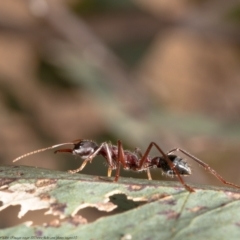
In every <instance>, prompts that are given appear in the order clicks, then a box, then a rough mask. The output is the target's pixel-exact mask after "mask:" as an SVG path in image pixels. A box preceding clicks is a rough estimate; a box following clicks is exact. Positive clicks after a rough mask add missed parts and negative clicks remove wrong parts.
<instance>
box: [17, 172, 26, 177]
mask: <svg viewBox="0 0 240 240" xmlns="http://www.w3.org/2000/svg"><path fill="white" fill-rule="evenodd" d="M16 175H17V176H18V177H21V176H23V175H24V173H22V172H16Z"/></svg>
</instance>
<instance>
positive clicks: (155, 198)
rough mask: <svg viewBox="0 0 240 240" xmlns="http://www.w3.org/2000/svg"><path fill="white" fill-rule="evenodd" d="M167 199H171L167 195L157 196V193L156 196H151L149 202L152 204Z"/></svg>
mask: <svg viewBox="0 0 240 240" xmlns="http://www.w3.org/2000/svg"><path fill="white" fill-rule="evenodd" d="M169 197H170V198H171V199H172V197H171V196H169V195H167V194H159V193H157V194H154V195H152V196H151V198H150V199H149V201H151V202H154V201H157V200H159V199H162V198H169ZM168 200H169V199H168Z"/></svg>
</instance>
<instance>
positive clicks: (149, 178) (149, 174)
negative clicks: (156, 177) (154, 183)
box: [134, 148, 152, 180]
mask: <svg viewBox="0 0 240 240" xmlns="http://www.w3.org/2000/svg"><path fill="white" fill-rule="evenodd" d="M134 152H135V153H136V154H137V155H138V156H139V157H140V158H142V157H143V155H142V152H141V149H140V148H135V149H134ZM147 177H148V180H152V176H151V172H150V170H149V169H147Z"/></svg>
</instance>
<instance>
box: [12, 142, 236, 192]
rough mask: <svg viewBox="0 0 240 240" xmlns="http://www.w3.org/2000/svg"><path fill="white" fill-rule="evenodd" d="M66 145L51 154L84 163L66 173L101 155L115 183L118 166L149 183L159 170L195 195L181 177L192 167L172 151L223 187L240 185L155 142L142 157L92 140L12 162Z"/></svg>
mask: <svg viewBox="0 0 240 240" xmlns="http://www.w3.org/2000/svg"><path fill="white" fill-rule="evenodd" d="M69 144H71V145H73V148H64V149H58V150H56V151H55V152H54V153H58V152H68V153H71V154H73V155H77V156H80V157H81V158H82V159H83V160H84V161H83V163H82V165H81V166H80V167H79V168H77V169H75V170H69V172H70V173H72V174H74V173H77V172H80V171H81V170H82V169H83V168H84V167H85V166H86V164H87V163H88V162H91V161H92V160H93V158H94V157H96V156H97V155H101V156H103V157H104V158H105V159H106V161H107V164H108V174H107V175H108V177H111V174H112V170H116V175H115V179H114V181H115V182H117V181H118V179H119V176H120V167H121V166H122V167H123V169H125V170H133V171H136V172H140V171H147V176H148V179H149V180H152V177H151V173H150V169H151V168H161V170H162V172H163V173H164V174H165V175H167V176H169V177H174V176H177V177H178V179H179V181H180V182H181V184H182V185H183V186H184V187H185V189H186V190H188V191H189V192H194V189H193V188H192V187H190V186H189V185H187V184H186V183H185V182H184V180H183V178H182V176H188V175H190V174H191V168H190V167H189V166H188V164H187V162H186V161H184V160H183V159H182V158H181V157H179V156H177V155H174V154H172V153H173V152H181V153H183V154H184V155H186V156H188V157H189V158H190V159H192V160H194V161H195V162H197V163H198V164H199V165H201V166H202V167H203V168H204V169H205V170H207V171H208V172H210V173H211V174H213V175H214V176H215V177H216V178H217V179H218V180H219V181H220V182H222V183H223V184H225V185H229V186H232V187H236V188H240V186H238V185H236V184H233V183H230V182H227V181H226V180H225V179H224V178H223V177H221V176H220V175H219V174H218V173H217V172H216V171H215V170H214V169H212V168H211V167H210V166H209V165H208V164H206V163H205V162H203V161H201V160H200V159H198V158H197V157H195V156H193V155H192V154H190V153H188V152H187V151H185V150H183V149H181V148H174V149H172V150H170V151H168V152H167V153H164V152H163V150H162V149H161V148H160V147H159V145H158V144H157V143H155V142H151V143H150V144H149V146H148V148H147V150H146V151H145V153H144V154H142V152H141V150H140V149H139V148H135V150H134V151H132V152H131V151H128V150H124V149H123V146H122V142H121V141H120V140H118V142H117V146H116V145H112V144H111V143H107V142H103V143H102V144H100V145H98V144H97V143H96V142H94V141H92V140H86V139H78V140H75V141H73V142H68V143H61V144H57V145H53V146H51V147H47V148H42V149H39V150H36V151H33V152H29V153H26V154H24V155H22V156H20V157H18V158H16V159H14V160H13V162H16V161H18V160H20V159H22V158H24V157H27V156H29V155H32V154H36V153H39V152H43V151H46V150H49V149H54V148H58V147H61V146H64V145H69ZM153 147H155V148H156V149H157V150H158V151H159V152H160V153H161V155H162V156H156V157H150V156H149V153H150V151H151V149H152V148H153Z"/></svg>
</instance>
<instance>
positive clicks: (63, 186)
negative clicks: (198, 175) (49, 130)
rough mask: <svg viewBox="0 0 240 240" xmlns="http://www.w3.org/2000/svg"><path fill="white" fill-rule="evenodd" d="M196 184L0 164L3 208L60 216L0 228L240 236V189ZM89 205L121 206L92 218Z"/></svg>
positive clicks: (63, 235) (13, 232)
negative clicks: (16, 207) (187, 187)
mask: <svg viewBox="0 0 240 240" xmlns="http://www.w3.org/2000/svg"><path fill="white" fill-rule="evenodd" d="M194 189H195V190H196V192H195V193H189V192H187V191H186V190H185V189H184V188H183V187H182V185H181V184H179V183H178V182H162V181H161V182H159V181H148V180H140V179H131V178H120V180H119V182H118V183H114V182H112V181H110V179H109V178H100V177H97V176H88V175H82V174H75V175H72V174H69V173H66V172H59V171H51V170H46V169H37V168H32V167H22V166H21V167H16V166H15V167H0V201H1V202H2V205H1V207H0V210H2V209H4V208H6V207H8V206H10V205H21V210H20V213H19V217H21V216H23V215H24V214H25V213H26V212H27V211H29V210H37V209H46V211H47V212H48V213H49V214H53V215H56V218H57V219H56V221H54V222H51V223H47V224H45V225H41V226H40V225H37V226H32V225H30V223H29V222H28V223H24V224H20V225H18V226H14V227H11V228H7V229H3V230H0V238H1V237H3V236H14V237H15V238H17V237H19V238H21V239H22V237H23V236H24V237H25V238H26V237H29V239H34V238H35V239H37V237H39V238H41V239H44V238H45V239H50V238H52V239H57V237H60V238H59V239H84V240H87V239H89V240H90V239H104V240H105V239H106V240H107V239H109V240H114V239H122V240H127V239H193V238H194V240H197V239H207V238H208V239H239V238H240V213H239V212H240V202H239V199H240V193H239V191H237V190H235V189H227V188H213V187H200V186H194ZM123 196H126V198H124V197H123ZM88 206H92V207H95V208H97V209H99V210H101V211H104V212H111V211H113V209H116V208H118V209H121V212H120V213H118V214H117V213H116V214H114V215H111V216H104V217H102V218H100V219H98V220H96V221H94V222H92V223H87V220H86V219H84V218H83V217H81V216H80V215H79V214H78V211H79V210H80V209H83V208H86V207H88ZM61 219H62V220H61Z"/></svg>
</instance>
